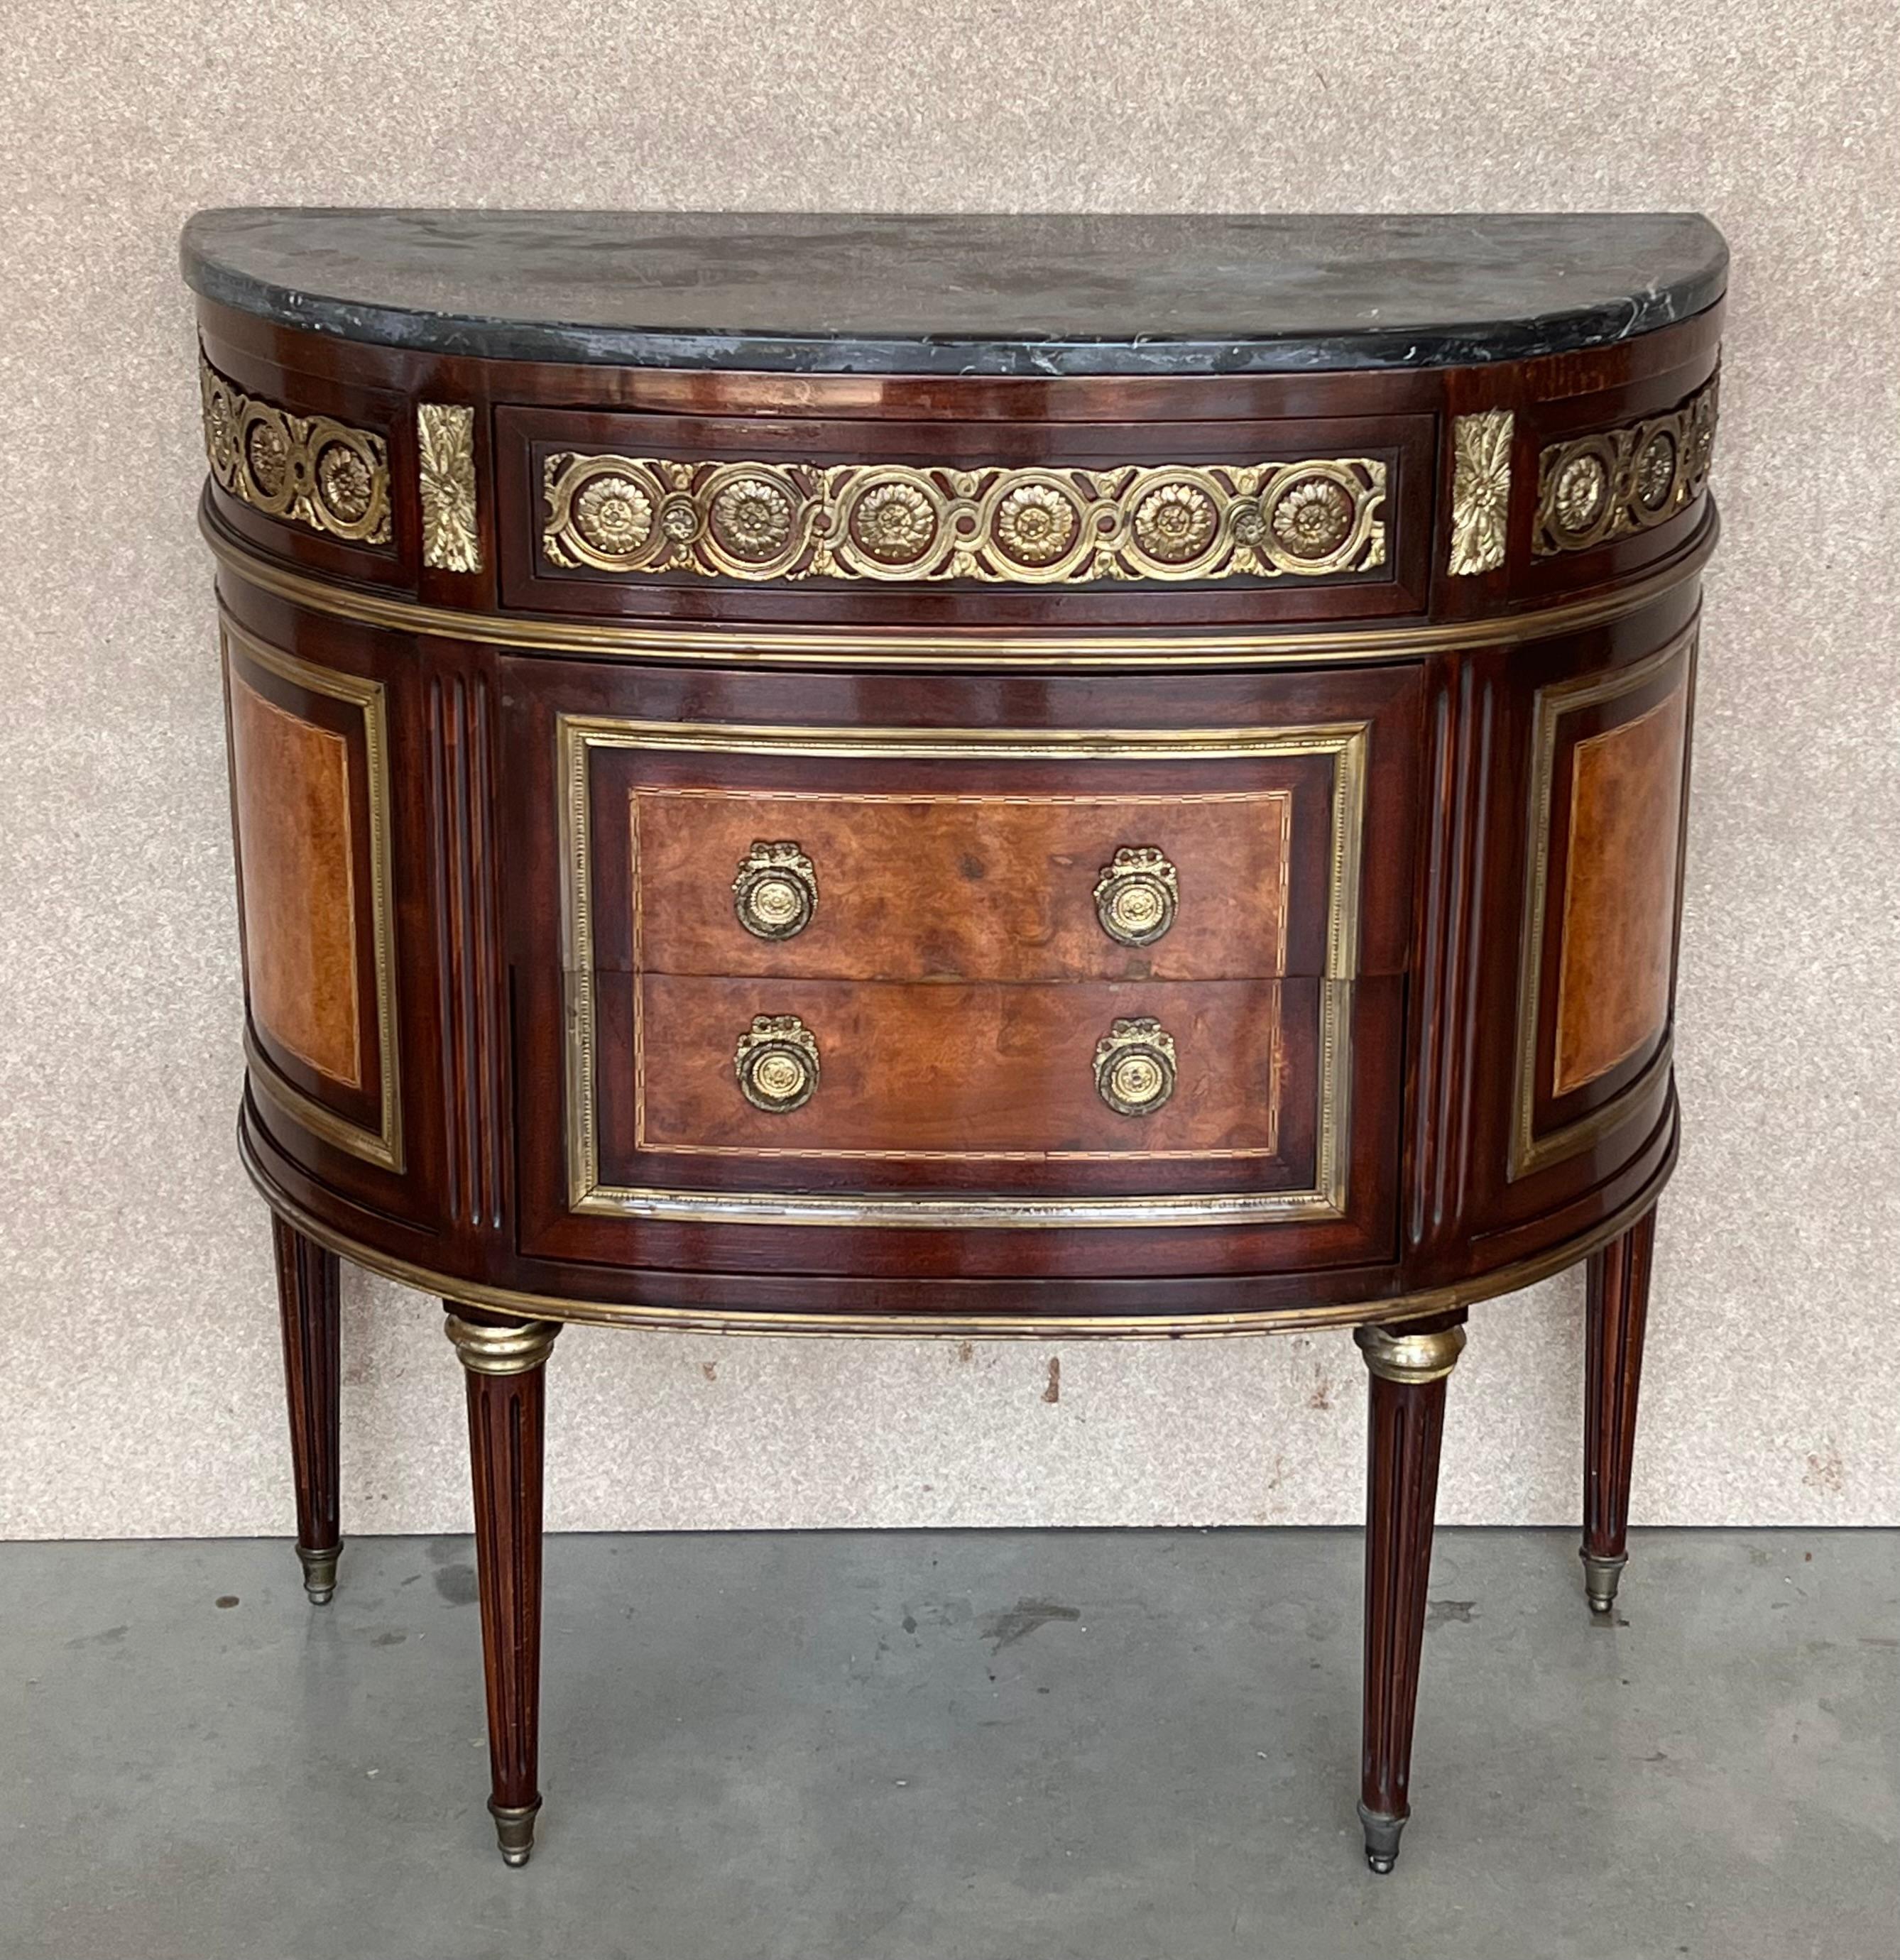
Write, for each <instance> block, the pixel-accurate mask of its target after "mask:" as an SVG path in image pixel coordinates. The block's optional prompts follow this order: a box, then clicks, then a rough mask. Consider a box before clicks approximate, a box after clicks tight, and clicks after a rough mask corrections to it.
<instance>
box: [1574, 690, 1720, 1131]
mask: <svg viewBox="0 0 1900 1960" xmlns="http://www.w3.org/2000/svg"><path fill="white" fill-rule="evenodd" d="M1687 709H1688V682H1687V676H1682V677H1680V678H1679V679H1678V681H1677V683H1676V686H1675V688H1674V689H1672V692H1670V693H1669V695H1666V697H1665V698H1663V700H1661V701H1660V702H1657V704H1656V705H1655V706H1654V707H1653V708H1649V709H1647V710H1646V711H1644V713H1643V714H1639V715H1638V716H1637V718H1635V719H1634V721H1625V722H1624V723H1622V724H1621V725H1620V726H1618V727H1615V728H1609V729H1606V730H1604V732H1603V733H1602V734H1600V735H1592V736H1590V737H1587V739H1586V740H1583V741H1581V742H1580V743H1577V753H1576V756H1575V757H1574V759H1573V761H1572V762H1571V806H1570V826H1569V847H1568V855H1567V875H1566V877H1565V879H1564V922H1563V936H1562V938H1561V940H1560V942H1559V944H1560V947H1561V951H1560V953H1559V955H1558V990H1557V1055H1556V1062H1555V1081H1554V1082H1553V1083H1552V1093H1554V1094H1555V1095H1558V1096H1563V1095H1566V1094H1567V1093H1569V1092H1570V1091H1571V1090H1573V1089H1575V1088H1577V1087H1580V1085H1581V1084H1583V1083H1586V1082H1592V1081H1594V1080H1596V1077H1598V1076H1599V1075H1601V1074H1603V1073H1604V1072H1605V1071H1606V1070H1608V1069H1611V1068H1615V1065H1616V1064H1618V1062H1619V1061H1625V1060H1627V1059H1628V1057H1629V1056H1631V1055H1634V1053H1635V1052H1636V1051H1637V1049H1638V1048H1642V1047H1644V1045H1647V1043H1649V1042H1653V1041H1654V1040H1655V1039H1656V1038H1657V1036H1659V1035H1660V1034H1661V1033H1662V1032H1663V1026H1664V1024H1665V1023H1666V1022H1667V1020H1668V1019H1669V971H1670V956H1671V953H1672V949H1673V947H1674V944H1675V937H1676V870H1677V864H1678V857H1677V852H1678V845H1679V838H1680V835H1681V832H1682V788H1683V782H1682V747H1683V743H1684V741H1685V738H1686V735H1687V727H1688V723H1687Z"/></svg>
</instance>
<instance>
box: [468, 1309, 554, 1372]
mask: <svg viewBox="0 0 1900 1960" xmlns="http://www.w3.org/2000/svg"><path fill="white" fill-rule="evenodd" d="M442 1332H444V1334H446V1335H447V1336H448V1338H449V1341H450V1344H451V1345H452V1346H453V1347H454V1349H455V1351H456V1354H457V1356H458V1357H460V1360H461V1363H462V1365H463V1367H465V1368H466V1370H468V1371H469V1373H470V1374H471V1375H527V1374H532V1373H533V1372H534V1370H536V1368H539V1367H543V1365H544V1364H545V1363H546V1360H547V1358H548V1357H549V1354H552V1352H553V1351H554V1338H555V1335H557V1334H559V1332H561V1323H560V1322H559V1321H558V1320H529V1321H523V1322H520V1323H519V1324H517V1325H515V1326H512V1327H494V1326H491V1325H489V1323H488V1322H486V1321H485V1320H464V1319H463V1318H462V1317H461V1316H460V1314H457V1313H451V1314H450V1315H449V1316H447V1319H444V1322H443V1323H442Z"/></svg>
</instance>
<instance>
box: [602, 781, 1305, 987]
mask: <svg viewBox="0 0 1900 1960" xmlns="http://www.w3.org/2000/svg"><path fill="white" fill-rule="evenodd" d="M1254 774H1255V776H1256V783H1255V784H1254V785H1253V786H1252V787H1249V788H1232V789H1223V790H1208V791H1195V790H1189V789H1182V790H1180V791H1174V792H1151V793H1148V794H1141V793H1139V792H1125V793H1122V794H1115V793H1113V792H1103V793H1100V794H1087V793H1086V792H1084V791H1079V790H1078V791H1069V792H1067V793H1061V792H1058V793H1051V794H1034V793H1033V792H1031V791H1028V790H1026V789H1024V790H1020V791H1017V792H1016V793H1014V794H1010V793H1008V792H1001V793H998V794H989V795H984V794H968V793H964V794H959V793H958V792H956V791H951V790H945V791H940V792H937V793H934V794H932V793H926V792H916V791H911V792H904V791H889V790H886V791H877V790H868V789H867V790H865V791H861V792H858V793H854V794H834V793H826V792H823V791H796V790H771V789H764V788H756V789H740V788H730V787H718V788H705V787H699V786H694V785H687V784H675V785H654V784H644V785H641V784H635V785H630V786H629V789H628V791H627V813H626V814H627V830H628V838H629V853H630V856H631V863H630V865H629V886H630V891H629V896H628V901H627V902H628V903H629V905H630V906H631V910H632V933H631V935H630V937H629V939H628V940H627V941H626V943H625V944H624V945H622V944H621V943H619V941H618V939H617V936H616V938H615V940H613V942H612V943H608V944H607V945H606V946H605V947H604V948H603V952H604V956H605V959H606V963H608V964H609V965H616V964H618V963H619V960H620V958H621V956H622V954H624V955H625V956H626V959H627V963H628V964H629V966H631V967H632V968H635V969H639V970H641V971H644V972H654V973H668V974H708V975H710V974H729V975H745V974H758V975H780V976H783V977H786V978H791V977H793V976H800V977H805V978H830V979H838V980H864V981H872V980H891V981H934V982H954V981H1007V982H1038V981H1068V982H1088V981H1109V980H1123V979H1129V980H1132V979H1156V980H1168V981H1185V980H1224V979H1243V978H1271V977H1273V976H1275V975H1281V974H1284V973H1288V972H1302V973H1308V974H1319V973H1322V972H1324V971H1325V970H1326V957H1327V926H1328V922H1329V921H1328V913H1329V876H1330V872H1331V869H1332V865H1331V853H1330V846H1331V842H1332V837H1331V831H1332V802H1333V799H1334V791H1335V782H1334V775H1335V770H1334V759H1333V757H1332V756H1330V755H1327V754H1319V755H1288V756H1262V758H1261V759H1260V761H1259V765H1258V766H1257V768H1256V770H1255V771H1254ZM1296 840H1297V848H1296ZM597 957H598V956H597Z"/></svg>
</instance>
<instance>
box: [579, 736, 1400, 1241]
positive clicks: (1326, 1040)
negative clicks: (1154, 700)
mask: <svg viewBox="0 0 1900 1960" xmlns="http://www.w3.org/2000/svg"><path fill="white" fill-rule="evenodd" d="M1370 740H1371V725H1370V723H1367V722H1364V721H1348V722H1336V723H1332V724H1316V725H1313V726H1308V727H1274V726H1272V725H1271V724H1268V725H1264V726H1259V727H1220V728H1162V729H1155V728H1146V729H1141V728H1136V729H1127V728H1123V729H1112V728H1087V729H1077V728H1053V729H1036V728H968V727H964V728H932V729H920V728H880V727H789V726H788V727H780V726H775V725H772V724H763V723H758V724H755V723H739V722H683V721H636V720H634V719H632V718H626V717H621V716H600V715H579V714H564V715H561V716H559V717H557V718H556V724H555V743H556V755H557V757H558V761H559V781H560V797H561V810H560V822H561V853H560V854H561V877H562V897H561V907H562V971H563V972H565V975H567V978H568V987H569V989H570V994H569V998H568V1015H567V1028H566V1046H567V1096H566V1104H565V1121H566V1147H567V1171H568V1208H569V1210H570V1211H575V1212H581V1213H586V1214H597V1215H601V1216H606V1217H622V1218H664V1219H676V1220H681V1221H683V1222H686V1223H695V1224H736V1225H746V1224H755V1225H817V1226H825V1225H834V1226H835V1225H844V1226H877V1227H887V1228H890V1229H892V1230H928V1229H931V1228H933V1227H947V1226H961V1227H983V1228H985V1229H1000V1230H1059V1229H1062V1228H1065V1227H1077V1226H1088V1227H1098V1226H1100V1227H1143V1226H1161V1225H1168V1226H1185V1227H1195V1228H1197V1229H1198V1228H1202V1227H1209V1226H1221V1225H1231V1224H1239V1223H1260V1222H1264V1221H1265V1220H1288V1219H1300V1220H1306V1219H1311V1220H1329V1219H1335V1218H1340V1217H1345V1214H1346V1160H1347V1140H1348V1138H1349V1137H1350V1135H1351V1092H1352V1057H1351V1043H1352V1010H1351V998H1350V997H1351V992H1352V988H1351V984H1350V983H1351V982H1353V981H1354V979H1355V978H1357V974H1358V971H1359V914H1360V907H1361V893H1360V859H1361V843H1362V833H1363V832H1364V828H1365V815H1366V797H1367V781H1366V778H1367V752H1368V749H1369V748H1370ZM602 749H609V750H610V749H660V750H683V751H686V752H689V753H714V754H737V755H765V756H770V755H793V756H801V757H807V756H876V757H892V758H899V757H901V758H904V759H917V758H930V757H943V758H948V759H954V760H966V759H975V758H978V757H981V758H982V759H986V760H987V759H1000V760H1004V761H1042V760H1049V759H1061V760H1064V761H1074V762H1089V761H1101V760H1121V761H1128V760H1131V759H1139V760H1150V761H1176V762H1188V761H1205V760H1208V759H1214V760H1224V759H1236V760H1237V759H1246V758H1252V757H1260V756H1309V755H1311V756H1326V757H1328V758H1330V759H1331V761H1332V797H1331V799H1330V802H1331V813H1332V840H1331V844H1330V846H1329V864H1328V869H1327V883H1326V972H1325V975H1324V976H1323V977H1324V978H1325V980H1326V982H1328V983H1329V984H1327V985H1322V987H1321V988H1319V1082H1318V1086H1317V1091H1316V1110H1315V1128H1314V1141H1313V1181H1312V1182H1311V1184H1310V1185H1308V1186H1307V1187H1306V1188H1303V1189H1299V1188H1296V1189H1293V1190H1271V1191H1243V1192H1168V1193H1164V1194H1161V1195H1149V1196H1133V1197H1114V1198H1097V1197H1065V1198H1028V1197H1020V1198H1019V1197H1000V1196H994V1195H981V1194H976V1193H972V1194H969V1195H964V1196H958V1197H925V1196H921V1195H912V1194H910V1193H907V1192H874V1191H869V1192H850V1193H839V1192H776V1191H742V1190H695V1189H687V1190H682V1189H677V1188H660V1187H654V1186H649V1185H611V1184H606V1183H603V1182H602V1181H601V1178H600V1140H599V1137H598V1134H597V1128H596V1099H597V1091H596V1087H595V1049H596V1033H595V1028H596V1022H597V1002H596V1000H595V998H594V918H593V872H592V861H593V846H592V842H591V837H592V822H593V819H592V814H591V806H592V791H591V785H592V769H591V759H592V756H593V755H594V753H595V752H597V751H598V750H602ZM743 1086H744V1081H743V1074H742V1076H741V1087H742V1088H743Z"/></svg>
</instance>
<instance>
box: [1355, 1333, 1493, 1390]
mask: <svg viewBox="0 0 1900 1960" xmlns="http://www.w3.org/2000/svg"><path fill="white" fill-rule="evenodd" d="M1352 1338H1353V1339H1354V1341H1357V1343H1358V1344H1359V1351H1360V1353H1361V1354H1362V1355H1363V1356H1364V1357H1365V1363H1366V1366H1367V1367H1368V1368H1370V1370H1372V1372H1373V1373H1374V1374H1375V1375H1379V1376H1383V1378H1384V1379H1386V1381H1389V1382H1405V1383H1411V1384H1412V1385H1414V1386H1416V1385H1418V1384H1421V1383H1425V1382H1437V1381H1441V1380H1443V1378H1444V1377H1445V1376H1447V1375H1449V1374H1450V1373H1451V1371H1452V1370H1453V1368H1454V1367H1456V1366H1457V1364H1458V1357H1459V1355H1460V1354H1462V1352H1463V1351H1464V1347H1465V1330H1464V1329H1463V1328H1462V1327H1441V1328H1437V1329H1436V1330H1435V1331H1434V1332H1431V1333H1429V1334H1415V1333H1411V1332H1408V1331H1407V1330H1406V1328H1405V1325H1404V1323H1403V1322H1401V1323H1400V1324H1399V1325H1398V1326H1396V1327H1380V1326H1376V1325H1372V1326H1365V1327H1355V1328H1354V1329H1353V1330H1352Z"/></svg>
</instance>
